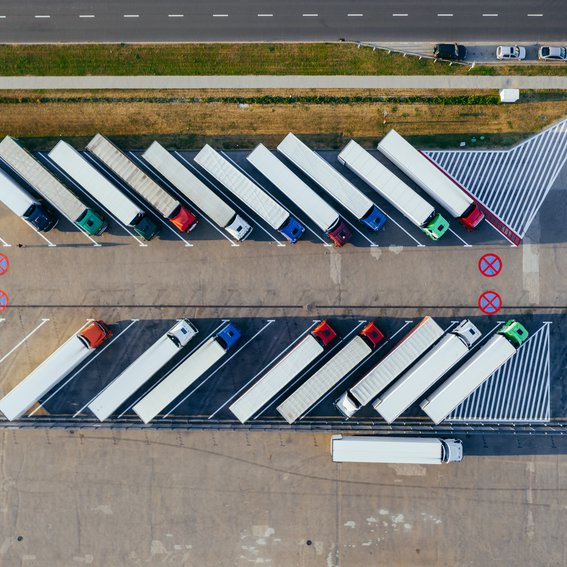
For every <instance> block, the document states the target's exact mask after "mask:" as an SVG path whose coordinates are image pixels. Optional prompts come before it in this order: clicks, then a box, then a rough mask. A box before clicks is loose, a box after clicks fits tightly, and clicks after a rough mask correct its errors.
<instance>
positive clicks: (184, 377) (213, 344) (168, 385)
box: [133, 325, 240, 423]
mask: <svg viewBox="0 0 567 567" xmlns="http://www.w3.org/2000/svg"><path fill="white" fill-rule="evenodd" d="M239 338H240V333H239V332H238V330H237V329H236V328H235V327H234V325H228V326H227V327H225V328H224V329H223V330H222V331H221V332H220V333H219V334H218V335H217V336H216V337H211V338H210V339H208V340H207V341H205V342H204V344H202V345H201V346H200V347H199V348H198V349H197V350H196V351H195V352H194V353H193V354H191V356H189V357H188V358H187V359H186V360H184V361H183V362H182V363H181V364H180V365H179V366H178V367H177V368H176V369H175V370H174V371H173V372H172V373H171V374H169V375H168V376H166V377H165V378H164V379H163V380H162V381H161V382H160V383H159V384H158V385H157V386H156V387H155V388H154V389H153V390H150V391H149V393H148V394H146V395H145V396H144V397H143V398H142V399H141V400H140V401H139V402H138V403H137V404H136V405H135V406H134V408H133V409H134V411H135V412H136V413H137V414H138V417H139V418H140V419H141V420H142V421H143V422H144V423H149V422H150V421H152V419H154V418H155V417H156V415H158V414H159V413H161V412H162V411H163V410H164V409H165V408H166V407H167V406H168V405H169V404H170V403H171V402H173V401H174V400H175V398H177V397H178V396H179V395H181V394H182V393H183V391H185V390H186V389H187V388H189V386H191V384H193V383H194V382H195V381H196V380H198V379H199V378H200V377H201V376H202V375H203V374H204V373H205V372H207V370H209V369H210V368H211V367H212V366H213V365H214V364H216V363H217V362H218V361H219V360H220V359H221V358H222V357H223V356H224V355H225V354H226V353H227V352H228V350H229V349H230V348H231V347H232V345H234V343H235V342H236V341H237V340H238V339H239Z"/></svg>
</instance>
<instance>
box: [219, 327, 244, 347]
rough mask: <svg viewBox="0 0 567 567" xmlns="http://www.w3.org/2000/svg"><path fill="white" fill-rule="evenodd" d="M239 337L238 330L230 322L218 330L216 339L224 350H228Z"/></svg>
mask: <svg viewBox="0 0 567 567" xmlns="http://www.w3.org/2000/svg"><path fill="white" fill-rule="evenodd" d="M240 337H241V334H240V331H239V330H238V329H237V328H236V327H235V326H234V325H233V324H232V323H229V324H228V325H227V326H226V327H225V328H224V329H222V330H221V331H219V333H218V334H217V336H216V339H217V342H218V343H219V344H220V345H221V346H222V347H223V348H224V350H229V349H230V348H231V347H232V346H233V345H234V344H235V343H236V342H237V341H238V339H240Z"/></svg>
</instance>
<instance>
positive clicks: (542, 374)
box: [447, 323, 551, 422]
mask: <svg viewBox="0 0 567 567" xmlns="http://www.w3.org/2000/svg"><path fill="white" fill-rule="evenodd" d="M550 325H551V323H544V324H543V325H542V326H541V327H540V328H539V329H538V330H537V331H536V332H535V333H533V334H532V335H531V336H530V337H529V338H528V340H527V341H526V342H525V343H524V345H523V346H522V347H520V349H519V350H518V352H517V353H516V355H515V356H513V357H512V358H511V359H510V360H509V361H508V362H506V363H505V364H504V365H503V366H502V367H501V368H499V369H498V370H497V371H496V372H495V373H494V374H493V375H492V376H491V377H490V378H489V379H488V380H487V381H486V382H485V383H484V384H482V385H481V386H480V387H479V388H478V389H477V390H475V391H474V392H473V393H472V394H471V395H470V396H469V397H468V398H467V399H466V400H465V401H464V402H463V403H462V404H461V405H459V406H458V407H457V408H456V409H455V410H454V411H453V412H452V413H451V414H450V415H449V417H448V418H447V420H448V421H497V422H521V421H524V422H546V421H549V420H550V414H551V411H550V364H549V327H550Z"/></svg>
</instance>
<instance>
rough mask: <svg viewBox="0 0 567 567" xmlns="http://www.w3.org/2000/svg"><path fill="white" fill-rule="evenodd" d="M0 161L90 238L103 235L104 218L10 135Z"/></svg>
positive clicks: (1, 144)
mask: <svg viewBox="0 0 567 567" xmlns="http://www.w3.org/2000/svg"><path fill="white" fill-rule="evenodd" d="M0 158H2V160H3V161H4V162H5V163H7V164H8V165H9V166H10V167H11V168H12V169H13V170H14V171H15V172H16V173H17V174H18V175H19V176H20V177H21V178H22V179H23V180H24V181H25V182H26V183H27V184H28V185H29V186H30V187H31V188H32V189H33V190H34V191H36V192H37V193H39V194H40V195H41V196H42V197H43V198H44V199H46V200H47V201H48V202H49V203H50V204H51V205H52V206H54V207H55V208H56V209H57V210H58V211H59V212H61V213H62V214H63V215H65V216H66V217H67V218H68V219H69V220H70V221H71V222H72V223H74V224H75V225H77V226H78V227H79V228H80V229H81V230H84V231H85V232H86V233H87V234H90V235H91V236H96V235H99V234H102V233H103V232H104V231H105V229H106V227H107V226H108V222H107V221H106V219H105V218H104V216H103V215H102V214H100V213H99V212H98V211H94V210H93V209H91V208H90V207H88V206H87V205H85V204H84V203H83V202H82V201H81V200H80V199H79V198H78V197H77V196H76V195H75V194H74V193H72V192H71V191H70V190H69V189H67V187H65V185H63V184H62V183H61V182H60V181H59V179H57V178H56V177H55V176H54V175H53V174H52V173H51V172H50V171H48V170H47V169H46V168H45V167H44V166H43V165H42V164H41V163H39V162H38V161H37V160H36V159H35V158H34V157H33V156H32V155H31V154H30V153H29V152H28V151H27V150H25V149H24V148H22V146H20V145H19V144H18V143H17V142H16V141H15V140H14V139H13V138H11V137H10V136H6V137H5V138H4V139H3V140H2V141H1V142H0Z"/></svg>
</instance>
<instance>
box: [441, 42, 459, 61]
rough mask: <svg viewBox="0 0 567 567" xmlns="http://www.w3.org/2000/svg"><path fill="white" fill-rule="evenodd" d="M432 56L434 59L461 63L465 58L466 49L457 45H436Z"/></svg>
mask: <svg viewBox="0 0 567 567" xmlns="http://www.w3.org/2000/svg"><path fill="white" fill-rule="evenodd" d="M433 56H434V57H435V59H447V60H448V61H463V60H464V59H465V58H466V56H467V48H466V47H465V46H464V45H459V44H458V43H438V44H437V45H436V46H435V47H434V48H433Z"/></svg>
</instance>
